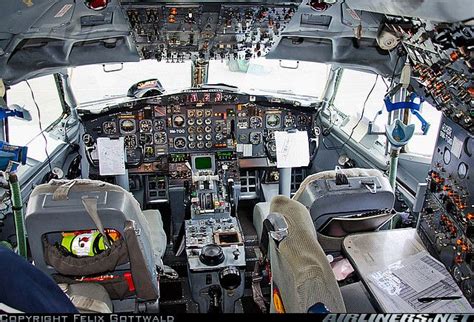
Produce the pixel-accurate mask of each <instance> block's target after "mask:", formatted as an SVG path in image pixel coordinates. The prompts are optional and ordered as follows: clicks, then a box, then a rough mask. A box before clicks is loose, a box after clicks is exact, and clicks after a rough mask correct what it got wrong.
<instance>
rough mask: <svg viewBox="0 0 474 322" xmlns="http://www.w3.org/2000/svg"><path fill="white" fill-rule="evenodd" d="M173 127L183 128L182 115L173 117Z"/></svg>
mask: <svg viewBox="0 0 474 322" xmlns="http://www.w3.org/2000/svg"><path fill="white" fill-rule="evenodd" d="M173 125H174V126H175V127H183V126H184V117H183V116H182V115H175V116H174V117H173Z"/></svg>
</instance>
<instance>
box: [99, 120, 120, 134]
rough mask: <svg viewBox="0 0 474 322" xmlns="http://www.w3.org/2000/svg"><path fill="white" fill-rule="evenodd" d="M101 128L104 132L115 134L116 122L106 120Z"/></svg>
mask: <svg viewBox="0 0 474 322" xmlns="http://www.w3.org/2000/svg"><path fill="white" fill-rule="evenodd" d="M102 130H103V131H104V134H108V135H111V134H115V133H117V124H116V123H115V122H114V121H106V122H104V123H103V124H102Z"/></svg>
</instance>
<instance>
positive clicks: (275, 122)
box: [265, 113, 281, 129]
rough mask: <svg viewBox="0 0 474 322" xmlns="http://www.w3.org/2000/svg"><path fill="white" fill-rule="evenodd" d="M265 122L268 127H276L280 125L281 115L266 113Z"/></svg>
mask: <svg viewBox="0 0 474 322" xmlns="http://www.w3.org/2000/svg"><path fill="white" fill-rule="evenodd" d="M265 123H266V124H267V127H268V128H270V129H274V128H277V127H280V124H281V117H280V115H278V114H274V113H271V114H268V115H267V117H266V120H265Z"/></svg>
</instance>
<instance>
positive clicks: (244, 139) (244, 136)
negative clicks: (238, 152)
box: [239, 133, 249, 144]
mask: <svg viewBox="0 0 474 322" xmlns="http://www.w3.org/2000/svg"><path fill="white" fill-rule="evenodd" d="M239 142H240V143H244V144H246V143H249V137H248V135H247V134H245V133H242V134H239Z"/></svg>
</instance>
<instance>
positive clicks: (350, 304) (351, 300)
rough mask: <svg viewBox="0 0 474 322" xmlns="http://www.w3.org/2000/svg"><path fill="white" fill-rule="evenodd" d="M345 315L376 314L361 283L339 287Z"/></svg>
mask: <svg viewBox="0 0 474 322" xmlns="http://www.w3.org/2000/svg"><path fill="white" fill-rule="evenodd" d="M341 293H342V298H343V299H344V304H345V305H346V310H347V313H377V311H376V310H375V308H374V306H373V305H372V303H371V302H370V296H369V294H368V293H367V291H366V289H365V287H364V285H363V284H362V282H358V283H352V284H348V285H344V286H343V287H341Z"/></svg>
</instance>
